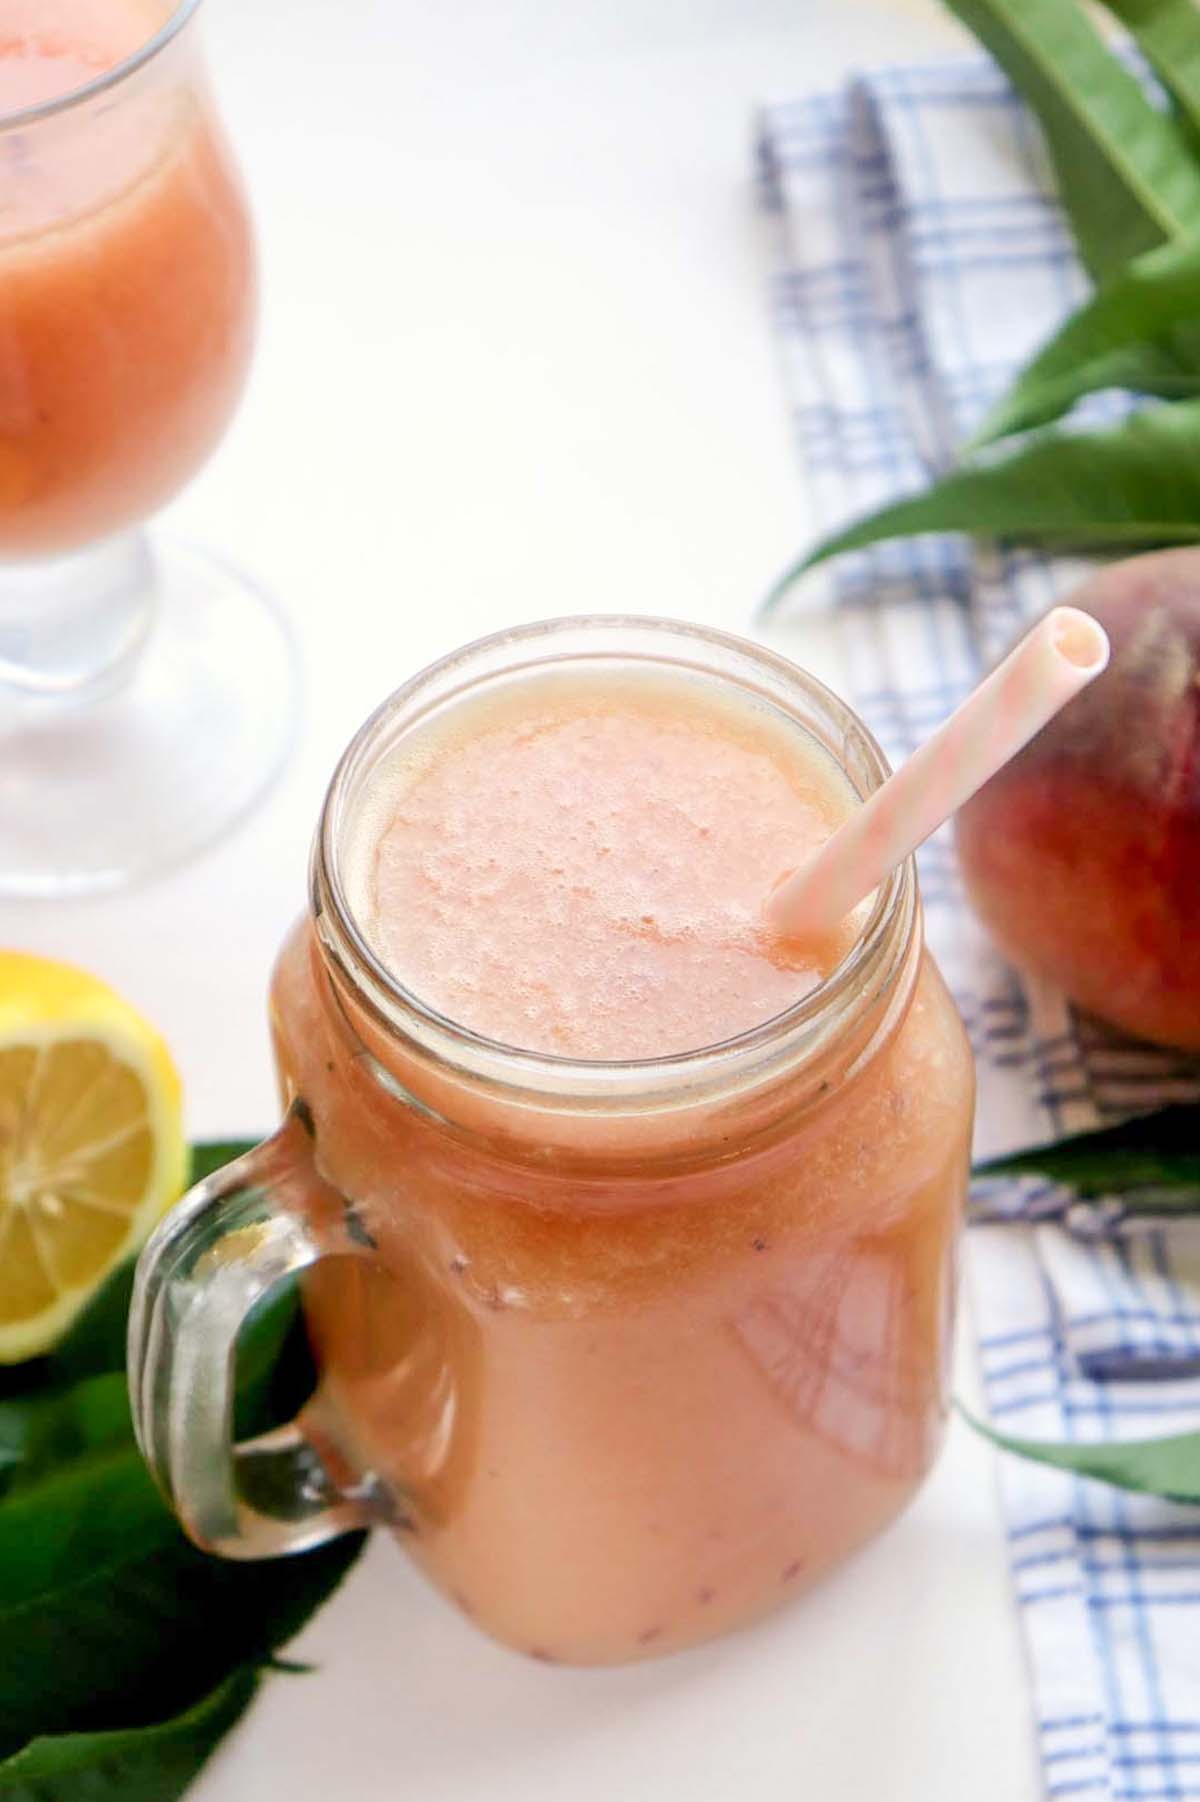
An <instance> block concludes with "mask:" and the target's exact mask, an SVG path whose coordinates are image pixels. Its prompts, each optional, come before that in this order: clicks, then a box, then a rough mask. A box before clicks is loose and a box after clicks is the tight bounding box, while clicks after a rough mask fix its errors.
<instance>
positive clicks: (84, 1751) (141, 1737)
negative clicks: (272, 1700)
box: [0, 1666, 259, 1802]
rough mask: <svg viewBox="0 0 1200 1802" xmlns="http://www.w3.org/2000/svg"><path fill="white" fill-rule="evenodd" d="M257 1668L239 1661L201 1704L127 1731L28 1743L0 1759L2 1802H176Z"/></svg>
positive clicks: (251, 1688)
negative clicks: (2, 1759)
mask: <svg viewBox="0 0 1200 1802" xmlns="http://www.w3.org/2000/svg"><path fill="white" fill-rule="evenodd" d="M258 1683H259V1678H258V1673H257V1672H256V1671H255V1670H254V1669H253V1668H252V1667H251V1666H243V1667H242V1668H241V1669H240V1670H236V1671H234V1672H233V1674H232V1675H231V1676H229V1677H227V1678H226V1679H225V1681H224V1682H223V1683H221V1684H219V1685H218V1686H217V1688H216V1689H214V1690H213V1691H212V1693H211V1694H210V1695H207V1696H205V1697H204V1699H203V1701H201V1702H198V1703H196V1705H195V1706H194V1707H192V1708H189V1709H187V1710H185V1712H184V1713H182V1714H178V1715H175V1716H173V1717H172V1718H171V1719H169V1720H165V1721H159V1722H157V1723H156V1724H155V1725H154V1726H152V1727H142V1728H138V1729H135V1730H133V1731H128V1730H127V1731H117V1732H107V1733H68V1734H60V1735H58V1736H57V1737H54V1738H39V1739H35V1740H33V1741H32V1742H31V1743H30V1744H29V1745H27V1746H26V1747H25V1748H24V1750H23V1751H20V1752H18V1753H17V1754H16V1755H15V1756H14V1757H12V1758H10V1759H8V1760H7V1761H6V1762H5V1763H3V1764H0V1798H3V1802H175V1798H176V1797H178V1796H181V1795H182V1794H183V1792H184V1790H185V1789H186V1788H187V1787H188V1785H189V1784H190V1783H191V1781H192V1779H193V1778H194V1777H195V1776H196V1774H197V1772H198V1771H199V1770H200V1768H201V1766H202V1765H203V1764H204V1762H205V1760H206V1759H207V1758H208V1757H209V1755H210V1753H211V1752H212V1751H213V1749H214V1748H215V1747H216V1745H217V1743H218V1742H219V1741H220V1740H221V1739H222V1738H223V1737H224V1735H225V1734H226V1733H228V1731H229V1729H230V1728H231V1727H232V1726H233V1725H234V1724H235V1723H236V1722H237V1721H238V1720H239V1719H240V1717H241V1715H242V1714H243V1713H244V1712H245V1710H246V1709H247V1708H248V1707H249V1705H250V1703H251V1702H252V1701H253V1699H254V1694H255V1691H256V1690H257V1688H258Z"/></svg>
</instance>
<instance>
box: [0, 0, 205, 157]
mask: <svg viewBox="0 0 1200 1802" xmlns="http://www.w3.org/2000/svg"><path fill="white" fill-rule="evenodd" d="M202 4H203V0H176V4H175V6H174V8H173V10H172V12H171V15H170V17H169V18H167V19H164V20H163V22H162V24H161V25H160V26H159V27H158V29H157V31H154V32H152V33H151V34H150V36H149V37H148V38H146V40H145V41H144V42H143V43H141V44H139V45H138V47H137V49H136V50H131V51H130V52H129V54H128V56H123V57H122V58H121V60H120V62H117V63H114V64H113V65H112V67H111V68H110V69H102V70H101V71H100V73H99V74H98V75H94V76H93V77H92V79H91V80H90V81H85V82H84V83H83V84H82V85H81V86H80V87H77V88H69V89H68V90H67V92H66V93H65V94H55V95H54V96H53V97H52V98H51V99H49V100H39V101H37V102H36V103H35V104H34V105H32V106H23V107H18V108H17V109H16V111H14V112H11V113H9V112H0V134H3V133H4V132H8V131H24V130H26V129H28V127H29V126H31V125H40V124H41V123H42V122H43V120H46V119H54V118H57V117H58V116H59V115H60V114H62V113H69V112H73V111H74V110H75V108H76V107H83V106H86V105H87V104H88V103H89V102H90V101H92V100H95V99H97V98H99V96H100V95H102V94H107V93H109V92H110V91H111V90H112V89H114V88H118V87H121V86H122V85H123V84H124V83H125V82H126V81H128V80H129V78H130V77H131V76H133V75H136V74H137V73H138V71H139V70H141V69H144V68H146V67H147V65H148V64H150V63H152V62H154V61H155V60H156V59H157V58H158V57H159V56H160V55H161V53H162V52H163V51H164V50H165V49H166V48H167V46H168V45H169V44H172V43H174V41H175V39H176V38H177V37H178V36H179V35H180V33H181V32H182V31H183V29H184V27H185V26H186V25H187V24H188V23H189V21H190V20H191V19H192V18H193V16H194V15H195V14H196V13H198V12H199V10H200V7H201V6H202Z"/></svg>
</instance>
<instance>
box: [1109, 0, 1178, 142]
mask: <svg viewBox="0 0 1200 1802" xmlns="http://www.w3.org/2000/svg"><path fill="white" fill-rule="evenodd" d="M1101 5H1103V6H1106V7H1107V8H1108V10H1109V12H1110V13H1112V14H1113V16H1114V18H1117V19H1119V20H1120V22H1121V24H1122V25H1124V26H1125V28H1126V29H1127V30H1128V31H1131V32H1132V33H1133V35H1134V37H1135V38H1136V39H1137V41H1138V43H1139V45H1140V46H1141V49H1142V54H1143V55H1144V56H1145V58H1146V61H1147V62H1148V63H1149V64H1150V67H1151V68H1152V69H1153V70H1154V73H1155V74H1156V75H1157V76H1158V79H1159V80H1160V81H1161V82H1162V84H1163V86H1164V88H1165V89H1166V90H1167V93H1168V94H1169V95H1170V96H1171V99H1172V101H1173V102H1174V105H1175V110H1176V115H1177V117H1178V121H1179V125H1180V129H1181V130H1182V131H1183V132H1184V133H1185V135H1186V136H1187V138H1188V141H1189V142H1190V144H1191V146H1192V150H1193V153H1195V152H1196V151H1200V20H1198V19H1197V15H1196V0H1101Z"/></svg>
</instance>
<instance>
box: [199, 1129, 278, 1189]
mask: <svg viewBox="0 0 1200 1802" xmlns="http://www.w3.org/2000/svg"><path fill="white" fill-rule="evenodd" d="M258 1144H261V1140H259V1139H205V1140H201V1141H200V1142H199V1143H197V1144H195V1145H193V1146H192V1169H191V1176H190V1179H189V1182H188V1187H189V1188H193V1187H194V1186H195V1184H196V1183H202V1182H203V1181H204V1179H205V1177H207V1176H212V1175H213V1174H214V1173H215V1172H216V1171H218V1170H223V1169H224V1168H225V1166H226V1164H232V1163H233V1162H234V1160H235V1159H237V1158H241V1157H245V1155H246V1153H247V1152H248V1151H253V1150H254V1148H255V1146H256V1145H258Z"/></svg>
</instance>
